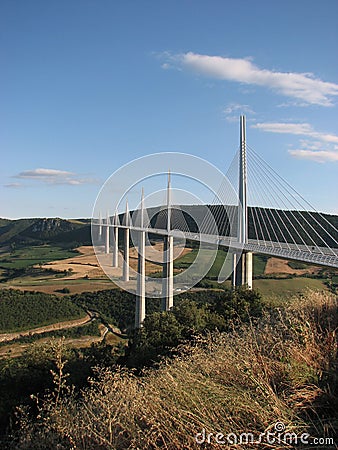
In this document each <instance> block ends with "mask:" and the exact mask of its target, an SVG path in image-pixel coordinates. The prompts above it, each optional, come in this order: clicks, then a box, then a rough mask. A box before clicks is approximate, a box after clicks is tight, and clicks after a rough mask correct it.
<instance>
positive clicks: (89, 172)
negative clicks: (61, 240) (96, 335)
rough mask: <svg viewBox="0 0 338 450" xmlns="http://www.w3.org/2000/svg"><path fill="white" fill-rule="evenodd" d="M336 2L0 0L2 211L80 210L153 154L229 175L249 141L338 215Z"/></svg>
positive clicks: (81, 213)
mask: <svg viewBox="0 0 338 450" xmlns="http://www.w3.org/2000/svg"><path fill="white" fill-rule="evenodd" d="M337 18H338V2H337V1H336V0H321V1H316V0H312V1H308V0H283V1H271V0H269V1H265V0H257V1H244V0H236V1H232V0H223V1H213V0H210V1H183V0H181V1H170V2H169V1H158V0H157V1H133V2H132V1H120V2H118V1H114V0H109V1H108V0H96V1H94V0H92V1H88V0H57V1H45V0H39V1H38V0H29V1H23V0H20V1H19V0H2V1H1V4H0V58H1V71H0V86H1V88H0V118H1V133H0V146H1V155H2V164H1V168H0V177H1V179H0V198H1V209H0V216H1V217H9V218H18V217H36V216H40V217H48V216H59V217H90V216H91V212H92V208H93V204H94V201H95V198H96V196H97V194H98V191H99V189H100V187H101V185H102V183H103V182H104V181H105V180H106V179H107V178H108V177H109V176H110V175H111V173H113V172H114V171H115V170H117V169H118V168H119V167H120V166H121V165H123V164H126V163H128V162H129V161H130V160H133V159H134V158H139V157H141V156H143V155H147V154H149V153H154V152H165V151H172V152H176V151H177V152H186V153H191V154H193V155H196V156H199V157H202V158H205V159H207V160H208V161H210V162H211V163H213V164H215V165H216V166H217V167H218V168H219V169H221V170H224V171H226V169H227V167H228V164H229V163H230V161H231V159H232V157H233V155H234V153H235V152H236V150H237V148H238V117H239V115H240V114H241V113H245V114H246V117H247V139H248V143H249V144H250V146H251V147H253V148H254V149H255V151H256V152H258V153H259V154H260V155H261V156H262V157H263V158H264V159H265V160H266V161H267V162H268V163H269V164H270V165H271V166H273V167H274V168H275V169H276V170H277V171H278V172H279V173H280V175H281V176H282V177H283V178H285V179H286V180H288V181H289V182H290V183H291V184H292V186H294V187H295V188H296V190H297V191H298V192H300V193H301V194H302V195H303V196H304V197H305V198H306V199H307V200H309V201H310V202H311V203H312V204H313V205H314V206H315V207H316V209H317V210H320V211H324V212H330V213H338V204H337V190H338V181H337V179H338V177H337V169H338V120H337V119H338V114H337V111H338V106H337V104H338V52H337V43H338V27H337Z"/></svg>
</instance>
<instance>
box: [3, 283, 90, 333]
mask: <svg viewBox="0 0 338 450" xmlns="http://www.w3.org/2000/svg"><path fill="white" fill-rule="evenodd" d="M84 316H85V312H84V310H83V309H82V308H80V307H79V306H77V305H75V304H74V303H73V302H72V301H71V300H70V299H69V298H67V297H57V296H55V295H48V294H43V293H41V292H30V291H24V292H22V291H18V290H14V289H2V290H1V291H0V332H1V333H9V332H14V331H24V330H29V329H31V328H34V327H40V326H44V325H49V324H52V323H55V322H60V321H64V320H71V319H77V318H80V317H84Z"/></svg>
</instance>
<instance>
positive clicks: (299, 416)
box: [8, 293, 338, 450]
mask: <svg viewBox="0 0 338 450" xmlns="http://www.w3.org/2000/svg"><path fill="white" fill-rule="evenodd" d="M189 309H190V305H189V304H188V303H186V302H182V303H181V308H179V309H178V310H177V311H176V315H175V314H174V313H173V314H172V315H167V316H166V319H165V320H166V321H167V324H169V325H170V327H171V328H175V327H176V328H177V325H176V323H175V321H174V318H175V320H176V322H178V323H180V320H183V322H184V321H185V320H188V316H189V313H188V311H189ZM198 309H199V308H197V309H195V310H194V311H192V313H191V320H192V322H193V323H194V326H193V328H194V329H196V331H197V330H198V328H199V327H200V326H201V327H202V326H203V321H205V320H206V309H205V308H203V307H202V308H200V311H198ZM179 317H181V318H182V317H185V319H179ZM156 318H157V319H160V318H161V316H159V315H156V314H155V315H154V316H153V327H154V328H155V329H157V330H158V331H160V330H161V329H162V326H163V321H162V322H161V320H159V321H158V320H157V319H156ZM163 318H164V316H163ZM155 319H156V320H155ZM189 320H190V319H189ZM148 323H149V322H148ZM174 325H175V326H174ZM337 326H338V314H337V298H336V297H334V296H333V295H332V294H318V293H311V294H309V295H308V296H307V297H298V298H297V299H294V300H293V302H292V303H290V305H289V306H287V307H284V308H280V309H275V310H271V311H265V312H264V314H263V316H261V317H260V318H259V320H257V321H255V320H254V319H251V320H249V321H248V322H242V321H236V322H235V323H233V325H231V322H229V323H228V326H227V328H228V331H226V332H223V333H220V332H217V331H216V332H214V333H212V334H206V335H204V336H203V335H202V336H201V337H199V338H196V339H195V340H194V341H192V342H190V343H185V344H183V345H181V346H180V347H179V348H178V349H177V351H176V354H175V358H173V359H165V360H163V361H162V362H161V363H160V365H159V366H158V368H157V369H156V370H154V369H153V368H152V369H148V370H145V371H144V372H143V373H142V376H135V373H133V372H129V371H127V370H125V369H122V368H117V367H101V368H97V369H95V373H94V376H92V377H91V378H90V379H89V385H88V386H86V387H84V388H83V389H82V391H81V392H80V393H79V392H78V391H73V390H72V388H71V387H70V386H69V383H68V384H67V380H68V378H67V364H68V363H66V360H67V359H68V355H67V354H65V350H64V349H63V347H62V343H60V344H59V346H58V347H55V346H54V350H53V351H54V353H53V355H54V356H53V358H49V359H48V361H49V363H48V364H50V365H49V367H51V366H52V365H53V362H54V368H53V371H52V375H53V376H52V377H50V380H49V381H50V383H52V381H53V382H54V386H55V388H54V391H52V392H50V393H49V394H47V395H45V396H43V397H39V398H38V399H37V400H36V406H35V408H36V409H35V410H31V411H29V410H28V409H27V408H24V407H22V408H20V409H19V410H18V417H17V428H16V430H15V429H13V430H12V436H13V437H12V439H11V442H10V443H9V444H8V448H12V449H13V448H15V449H17V450H21V449H34V450H35V449H45V448H59V449H71V448H77V449H86V450H87V449H102V450H103V449H132V448H144V449H146V448H149V449H150V448H151V449H155V450H156V449H160V448H166V449H168V450H171V449H173V450H174V449H178V448H185V449H194V448H201V445H200V444H198V443H197V442H196V436H197V437H198V438H199V439H200V440H201V439H202V438H203V430H205V432H206V433H207V434H208V433H213V435H212V439H214V438H215V434H216V433H218V432H222V434H223V437H225V439H227V437H229V436H231V437H232V443H233V444H234V445H229V446H227V448H236V449H239V450H244V449H247V448H257V447H254V445H253V444H250V443H249V444H248V443H247V441H244V442H241V441H237V442H236V441H234V436H235V437H236V436H237V437H238V439H240V435H241V434H242V433H252V435H253V437H254V438H255V439H258V437H259V436H260V434H261V433H265V436H266V433H267V432H270V433H273V432H274V431H275V430H274V424H276V423H277V422H282V423H283V424H285V430H284V431H283V432H282V433H281V435H280V437H281V439H283V438H285V439H286V443H285V444H284V443H283V442H282V443H281V442H278V440H277V439H276V441H275V442H272V443H267V442H266V441H265V440H264V438H263V440H262V443H261V444H260V445H259V448H270V449H271V448H272V449H281V448H294V445H292V443H290V435H289V438H288V437H287V434H285V433H290V432H292V433H296V434H297V435H298V436H300V435H301V434H302V433H308V434H309V436H310V437H309V439H312V438H313V437H323V438H325V439H326V438H332V437H333V436H334V432H335V429H337V425H338V422H337V410H338V403H337V394H338V391H337V388H338V384H337V373H336V367H337V340H336V335H335V331H336V328H337ZM195 327H197V328H195ZM153 336H155V335H153ZM164 337H165V335H163V338H164ZM168 345H169V344H168ZM39 354H41V353H39ZM34 367H36V366H34ZM198 433H200V434H198ZM274 436H276V434H275V435H274ZM293 436H294V435H293ZM287 439H289V440H287ZM200 442H201V441H200ZM211 442H212V444H213V445H211V446H210V447H211V448H212V447H214V446H215V445H216V443H215V441H214V440H212V441H211ZM249 442H250V441H249ZM327 442H328V441H327ZM330 447H331V445H327V446H326V447H325V446H324V447H323V448H330ZM332 447H333V446H332ZM203 448H204V446H203ZM297 448H305V446H303V447H302V446H301V445H300V446H297ZM306 448H308V447H306ZM311 448H316V447H315V446H311Z"/></svg>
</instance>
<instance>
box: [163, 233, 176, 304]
mask: <svg viewBox="0 0 338 450" xmlns="http://www.w3.org/2000/svg"><path fill="white" fill-rule="evenodd" d="M163 239H164V241H163V256H164V261H163V274H162V277H163V281H162V311H169V310H170V309H171V308H172V307H173V306H174V238H173V236H170V235H169V236H164V238H163Z"/></svg>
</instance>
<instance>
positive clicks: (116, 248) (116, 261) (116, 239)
mask: <svg viewBox="0 0 338 450" xmlns="http://www.w3.org/2000/svg"><path fill="white" fill-rule="evenodd" d="M118 266H119V229H118V227H114V236H113V267H114V268H117V267H118Z"/></svg>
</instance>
